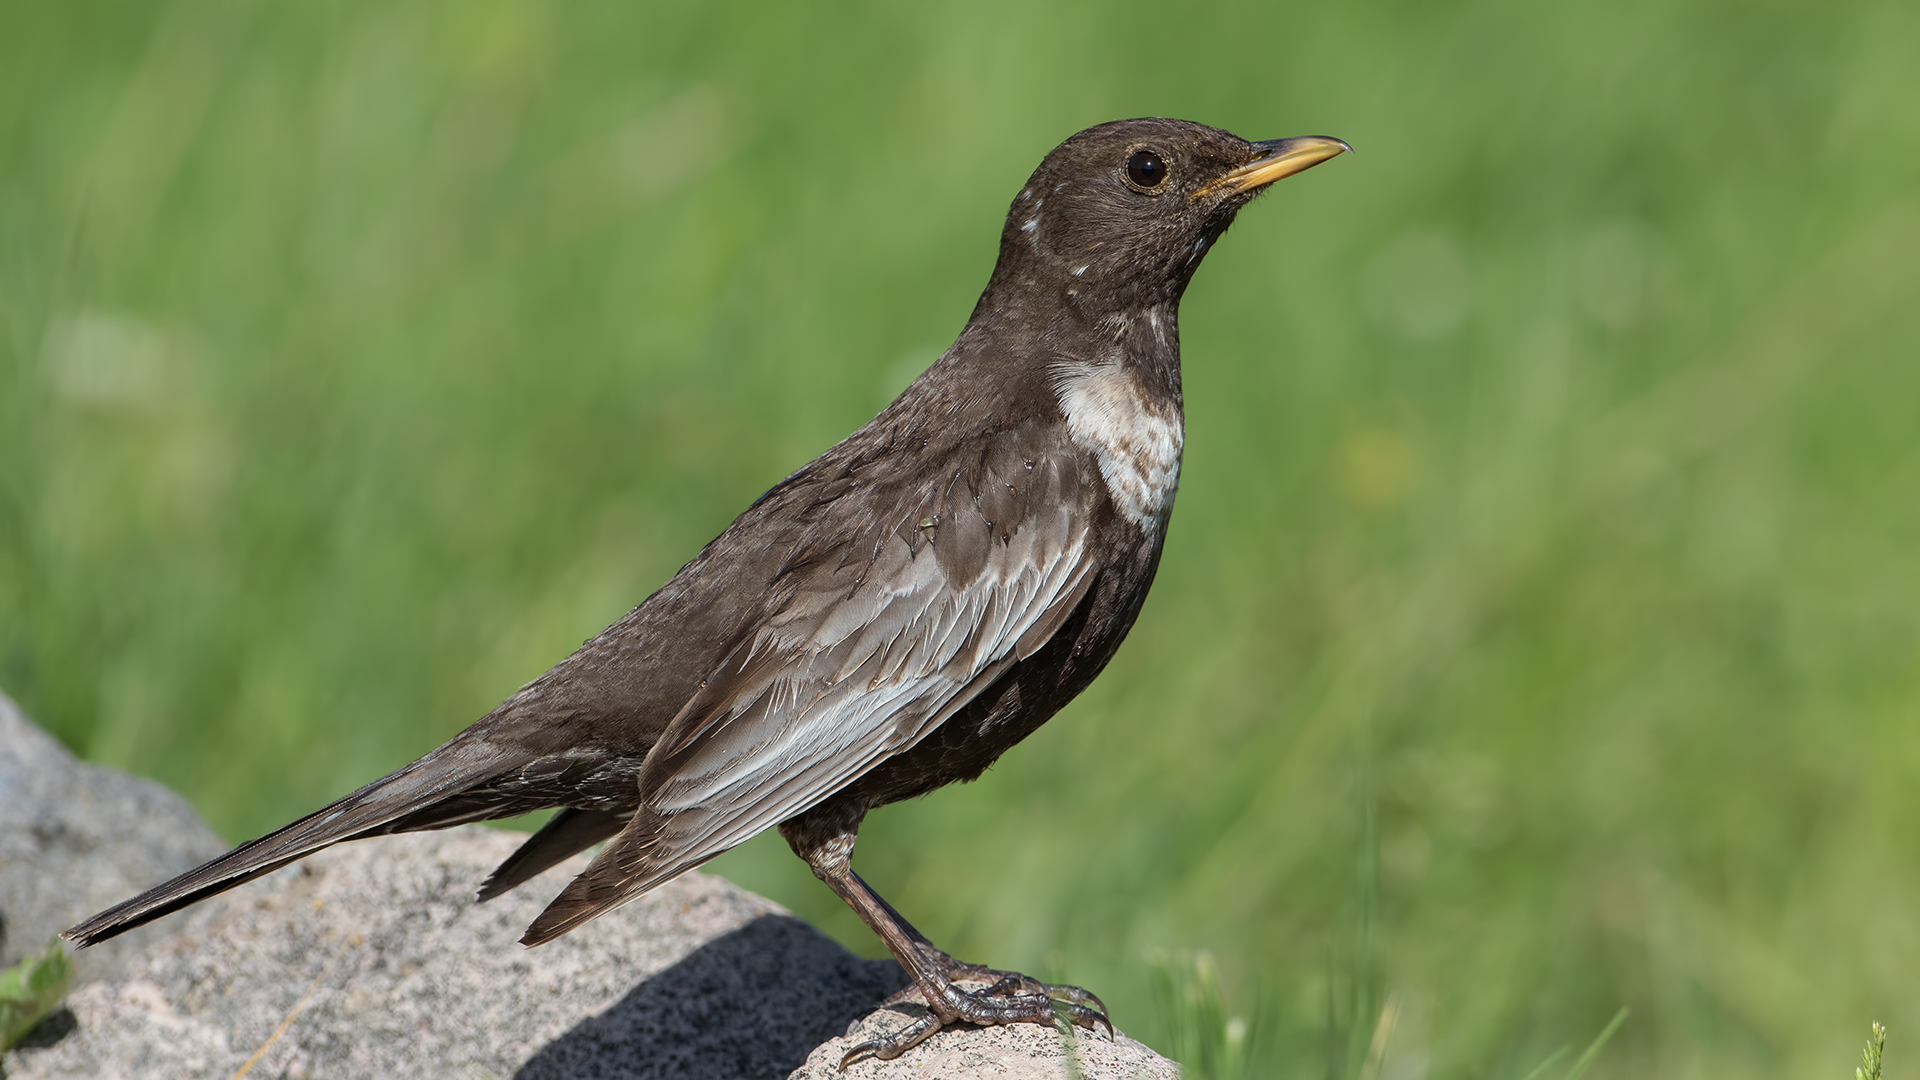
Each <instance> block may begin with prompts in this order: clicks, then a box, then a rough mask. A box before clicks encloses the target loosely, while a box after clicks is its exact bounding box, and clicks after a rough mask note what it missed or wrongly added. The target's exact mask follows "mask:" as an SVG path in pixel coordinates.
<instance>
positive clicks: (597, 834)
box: [480, 807, 627, 901]
mask: <svg viewBox="0 0 1920 1080" xmlns="http://www.w3.org/2000/svg"><path fill="white" fill-rule="evenodd" d="M626 823H627V817H626V815H623V814H609V813H606V812H604V811H601V810H581V809H577V808H575V807H567V808H565V809H563V810H561V811H560V812H559V813H557V814H555V815H554V816H553V819H552V820H551V821H548V822H547V823H546V824H545V825H543V826H541V828H540V831H539V832H537V833H534V834H533V835H532V836H530V837H528V838H527V842H526V843H524V844H521V845H520V848H519V850H517V851H515V852H514V853H513V854H512V855H509V856H507V860H506V861H505V862H503V863H501V864H500V866H499V868H498V869H496V870H494V872H493V873H491V874H488V875H487V880H485V881H483V882H481V883H480V899H481V900H482V901H486V900H491V899H493V898H494V897H496V896H499V895H500V894H502V893H504V892H506V891H507V890H509V889H512V888H515V887H516V886H519V885H521V884H522V883H524V882H526V881H527V880H529V879H531V878H532V877H534V876H535V875H536V874H539V873H540V872H541V871H542V870H545V869H547V868H548V867H550V866H553V865H554V864H555V863H558V862H560V861H561V860H563V859H566V858H567V857H569V856H571V855H573V854H574V853H576V852H580V851H585V850H586V849H588V848H590V847H592V846H593V845H595V844H597V843H599V842H600V841H602V840H605V839H606V838H607V837H609V836H612V835H613V834H614V833H617V832H619V831H620V829H621V827H622V826H624V825H625V824H626Z"/></svg>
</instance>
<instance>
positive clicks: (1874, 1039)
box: [1853, 1020, 1887, 1080]
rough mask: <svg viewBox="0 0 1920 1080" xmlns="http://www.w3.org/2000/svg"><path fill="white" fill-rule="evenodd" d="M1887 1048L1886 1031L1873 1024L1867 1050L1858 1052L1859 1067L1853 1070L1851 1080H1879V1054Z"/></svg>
mask: <svg viewBox="0 0 1920 1080" xmlns="http://www.w3.org/2000/svg"><path fill="white" fill-rule="evenodd" d="M1886 1048H1887V1029H1886V1028H1884V1027H1881V1026H1880V1022H1879V1021H1878V1020H1876V1021H1874V1022H1873V1034H1872V1036H1871V1037H1869V1038H1868V1040H1867V1048H1866V1049H1865V1050H1862V1051H1860V1067H1859V1068H1857V1069H1855V1070H1853V1080H1880V1052H1881V1051H1882V1050H1885V1049H1886Z"/></svg>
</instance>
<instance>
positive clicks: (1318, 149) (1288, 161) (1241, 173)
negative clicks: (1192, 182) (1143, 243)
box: [1192, 135, 1353, 199]
mask: <svg viewBox="0 0 1920 1080" xmlns="http://www.w3.org/2000/svg"><path fill="white" fill-rule="evenodd" d="M1253 145H1255V146H1257V147H1259V148H1260V149H1261V150H1263V151H1265V153H1263V154H1261V155H1260V156H1259V157H1257V158H1254V159H1253V160H1252V161H1249V162H1247V163H1246V164H1245V165H1242V166H1240V167H1239V168H1237V169H1235V170H1233V171H1232V172H1230V173H1228V174H1227V175H1225V176H1223V177H1221V178H1220V179H1218V180H1215V181H1214V182H1213V183H1211V184H1208V185H1206V186H1205V187H1203V188H1201V189H1200V190H1198V191H1196V192H1194V193H1193V195H1192V198H1195V199H1198V198H1200V197H1201V196H1203V195H1233V194H1237V193H1239V192H1242V191H1252V190H1255V189H1257V188H1263V187H1266V186H1267V185H1268V184H1271V183H1273V182H1274V181H1275V180H1280V179H1283V178H1285V177H1289V176H1292V175H1293V174H1294V173H1297V172H1304V171H1306V170H1307V169H1311V168H1313V167H1314V166H1315V165H1318V164H1320V163H1321V162H1323V161H1325V160H1327V159H1328V158H1334V157H1339V156H1340V155H1341V154H1349V153H1352V152H1353V147H1351V146H1348V145H1347V144H1346V143H1344V142H1341V141H1340V140H1339V139H1334V138H1329V137H1327V136H1325V135H1300V136H1296V137H1294V138H1291V139H1273V140H1270V141H1268V142H1257V143H1254V144H1253Z"/></svg>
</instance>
